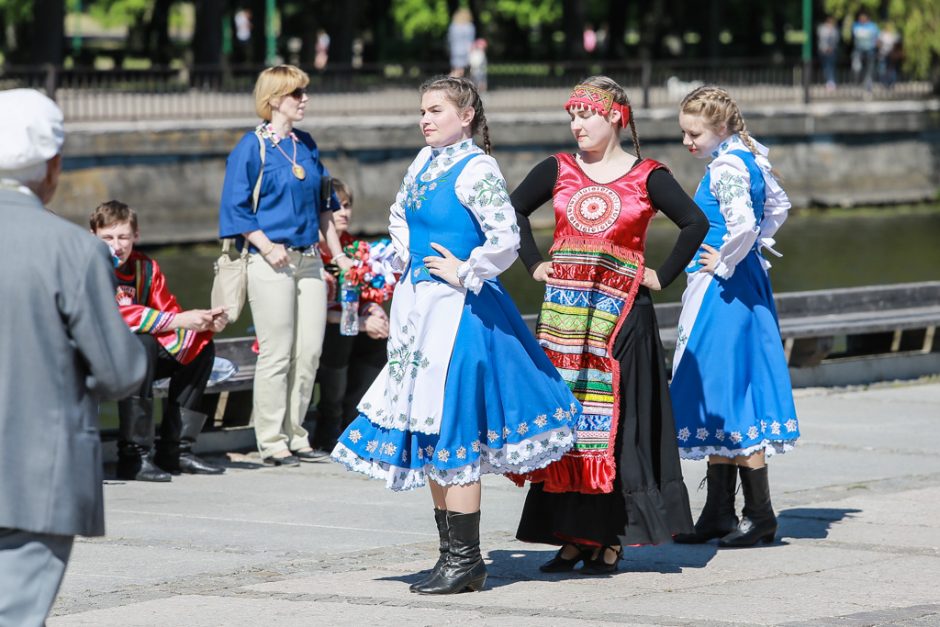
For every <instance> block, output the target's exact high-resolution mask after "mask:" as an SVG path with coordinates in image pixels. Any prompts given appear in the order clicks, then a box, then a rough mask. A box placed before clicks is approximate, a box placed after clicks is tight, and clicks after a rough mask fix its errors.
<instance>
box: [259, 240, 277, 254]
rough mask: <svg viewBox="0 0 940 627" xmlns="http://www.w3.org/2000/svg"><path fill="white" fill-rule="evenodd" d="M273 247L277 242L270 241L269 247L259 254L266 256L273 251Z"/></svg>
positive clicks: (275, 246)
mask: <svg viewBox="0 0 940 627" xmlns="http://www.w3.org/2000/svg"><path fill="white" fill-rule="evenodd" d="M275 248H277V244H275V243H274V242H271V248H269V249H268V250H267V251H265V252H263V253H261V256H262V257H267V256H268V255H270V254H271V253H272V252H274V249H275Z"/></svg>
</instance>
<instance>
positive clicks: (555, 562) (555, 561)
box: [539, 544, 591, 573]
mask: <svg viewBox="0 0 940 627" xmlns="http://www.w3.org/2000/svg"><path fill="white" fill-rule="evenodd" d="M568 546H573V547H575V548H576V549H578V554H577V555H575V556H574V557H570V558H569V557H562V556H561V554H562V552H563V551H564V550H565V547H568ZM590 559H591V549H589V548H585V547H583V546H581V545H580V544H566V545H565V546H563V547H561V548H560V549H558V552H557V553H555V557H553V558H552V559H550V560H548V561H547V562H545V563H544V564H542V565H541V566H539V570H540V571H542V572H543V573H570V572H571V571H573V570H574V567H575V566H577V565H578V563H580V562H584V563H585V564H586V563H587V562H588V560H590Z"/></svg>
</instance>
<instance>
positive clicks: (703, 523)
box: [674, 464, 738, 544]
mask: <svg viewBox="0 0 940 627" xmlns="http://www.w3.org/2000/svg"><path fill="white" fill-rule="evenodd" d="M737 475H738V467H737V466H735V465H733V464H709V465H708V470H707V471H706V474H705V480H706V481H707V486H708V488H707V489H708V492H707V494H706V496H705V507H703V508H702V513H701V514H700V515H699V517H698V521H696V523H695V531H694V532H693V533H680V534H679V535H677V536H676V537H675V538H674V540H675V541H676V542H678V543H679V544H701V543H702V542H708V541H709V540H711V539H712V538H721V537H724V536H726V535H728V534H729V533H731V532H732V531H734V530H735V528H736V527H737V526H738V517H737V516H736V515H735V513H734V489H735V486H734V484H735V481H736V479H737Z"/></svg>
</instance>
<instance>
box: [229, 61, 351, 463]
mask: <svg viewBox="0 0 940 627" xmlns="http://www.w3.org/2000/svg"><path fill="white" fill-rule="evenodd" d="M309 82H310V79H309V78H308V77H307V74H306V73H304V72H303V71H302V70H300V69H298V68H296V67H294V66H292V65H278V66H276V67H271V68H268V69H266V70H264V71H263V72H261V74H260V75H259V76H258V80H257V82H256V83H255V90H254V96H255V109H256V111H257V112H258V115H259V116H260V117H261V120H262V122H261V124H259V125H258V127H257V128H255V129H254V130H252V131H248V132H247V133H245V135H244V137H242V139H241V141H239V142H238V145H237V146H235V149H234V150H232V152H231V154H230V155H229V157H228V160H227V161H226V165H225V182H224V184H223V186H222V199H221V206H220V209H219V236H220V237H223V238H226V237H232V238H235V239H236V244H237V245H238V246H239V247H241V246H248V250H249V252H250V254H249V255H248V303H249V304H250V305H251V314H252V318H253V320H254V324H255V330H256V333H257V335H258V345H259V347H260V352H259V354H258V364H257V367H256V369H255V379H254V406H253V408H252V420H253V422H254V427H255V436H256V438H257V441H258V450H259V451H260V453H261V457H262V459H263V460H264V462H265V463H266V464H270V465H274V466H282V465H284V466H295V465H297V464H298V463H299V462H300V461H313V460H314V459H315V458H316V455H315V454H314V453H313V449H312V448H311V447H310V443H309V441H308V437H307V431H306V430H305V429H304V428H303V427H302V426H301V422H302V421H303V418H304V415H305V414H306V413H307V407H308V406H309V404H310V396H311V394H312V393H313V385H314V381H315V379H316V374H317V366H318V364H319V361H320V352H321V350H322V346H323V335H324V332H325V329H326V284H325V283H324V281H323V276H322V274H323V262H322V261H321V259H320V253H319V248H318V247H317V242H318V241H319V237H320V235H321V234H322V235H323V239H324V240H325V241H326V242H327V244H328V246H329V248H330V251H331V252H332V253H333V258H334V260H335V263H337V265H339V266H340V267H341V268H342V269H348V268H349V267H351V266H352V262H351V261H350V260H349V259H348V258H346V257H345V255H344V254H343V250H342V246H341V245H340V242H339V237H338V236H337V234H336V228H335V227H334V225H333V217H332V211H335V210H336V209H338V208H339V201H338V200H337V198H336V196H335V195H333V196H332V198H331V199H330V201H331V202H329V203H328V204H327V203H323V202H322V201H321V199H320V188H321V187H320V183H321V179H323V178H324V177H329V176H330V173H329V172H328V171H327V169H326V167H325V166H324V165H323V164H322V163H321V162H320V155H319V151H318V150H317V144H316V142H314V141H313V138H312V137H311V136H310V135H309V134H308V133H305V132H303V131H300V130H297V129H295V128H294V124H296V123H297V122H300V121H301V120H303V119H304V112H305V109H306V106H307V102H308V100H309V97H308V96H307V91H306V88H307V84H308V83H309ZM262 154H263V157H262ZM259 178H260V190H259V193H258V201H257V206H255V204H254V195H255V186H256V185H258V184H259Z"/></svg>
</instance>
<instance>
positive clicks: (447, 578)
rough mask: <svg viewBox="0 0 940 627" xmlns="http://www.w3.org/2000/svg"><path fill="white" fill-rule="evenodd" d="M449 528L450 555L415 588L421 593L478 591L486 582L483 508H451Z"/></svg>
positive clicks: (448, 519) (448, 521) (448, 515)
mask: <svg viewBox="0 0 940 627" xmlns="http://www.w3.org/2000/svg"><path fill="white" fill-rule="evenodd" d="M447 531H448V542H449V543H450V546H449V549H448V551H447V559H446V560H445V561H444V564H443V566H441V569H440V570H439V571H437V574H436V575H434V576H433V577H431V579H429V580H428V581H427V582H425V583H423V584H420V585H418V586H417V587H416V588H415V592H418V593H419V594H456V593H458V592H463V591H464V590H470V591H473V592H475V591H477V590H482V589H483V586H484V585H485V584H486V564H484V563H483V557H482V556H481V555H480V512H474V513H472V514H461V513H459V512H447Z"/></svg>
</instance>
